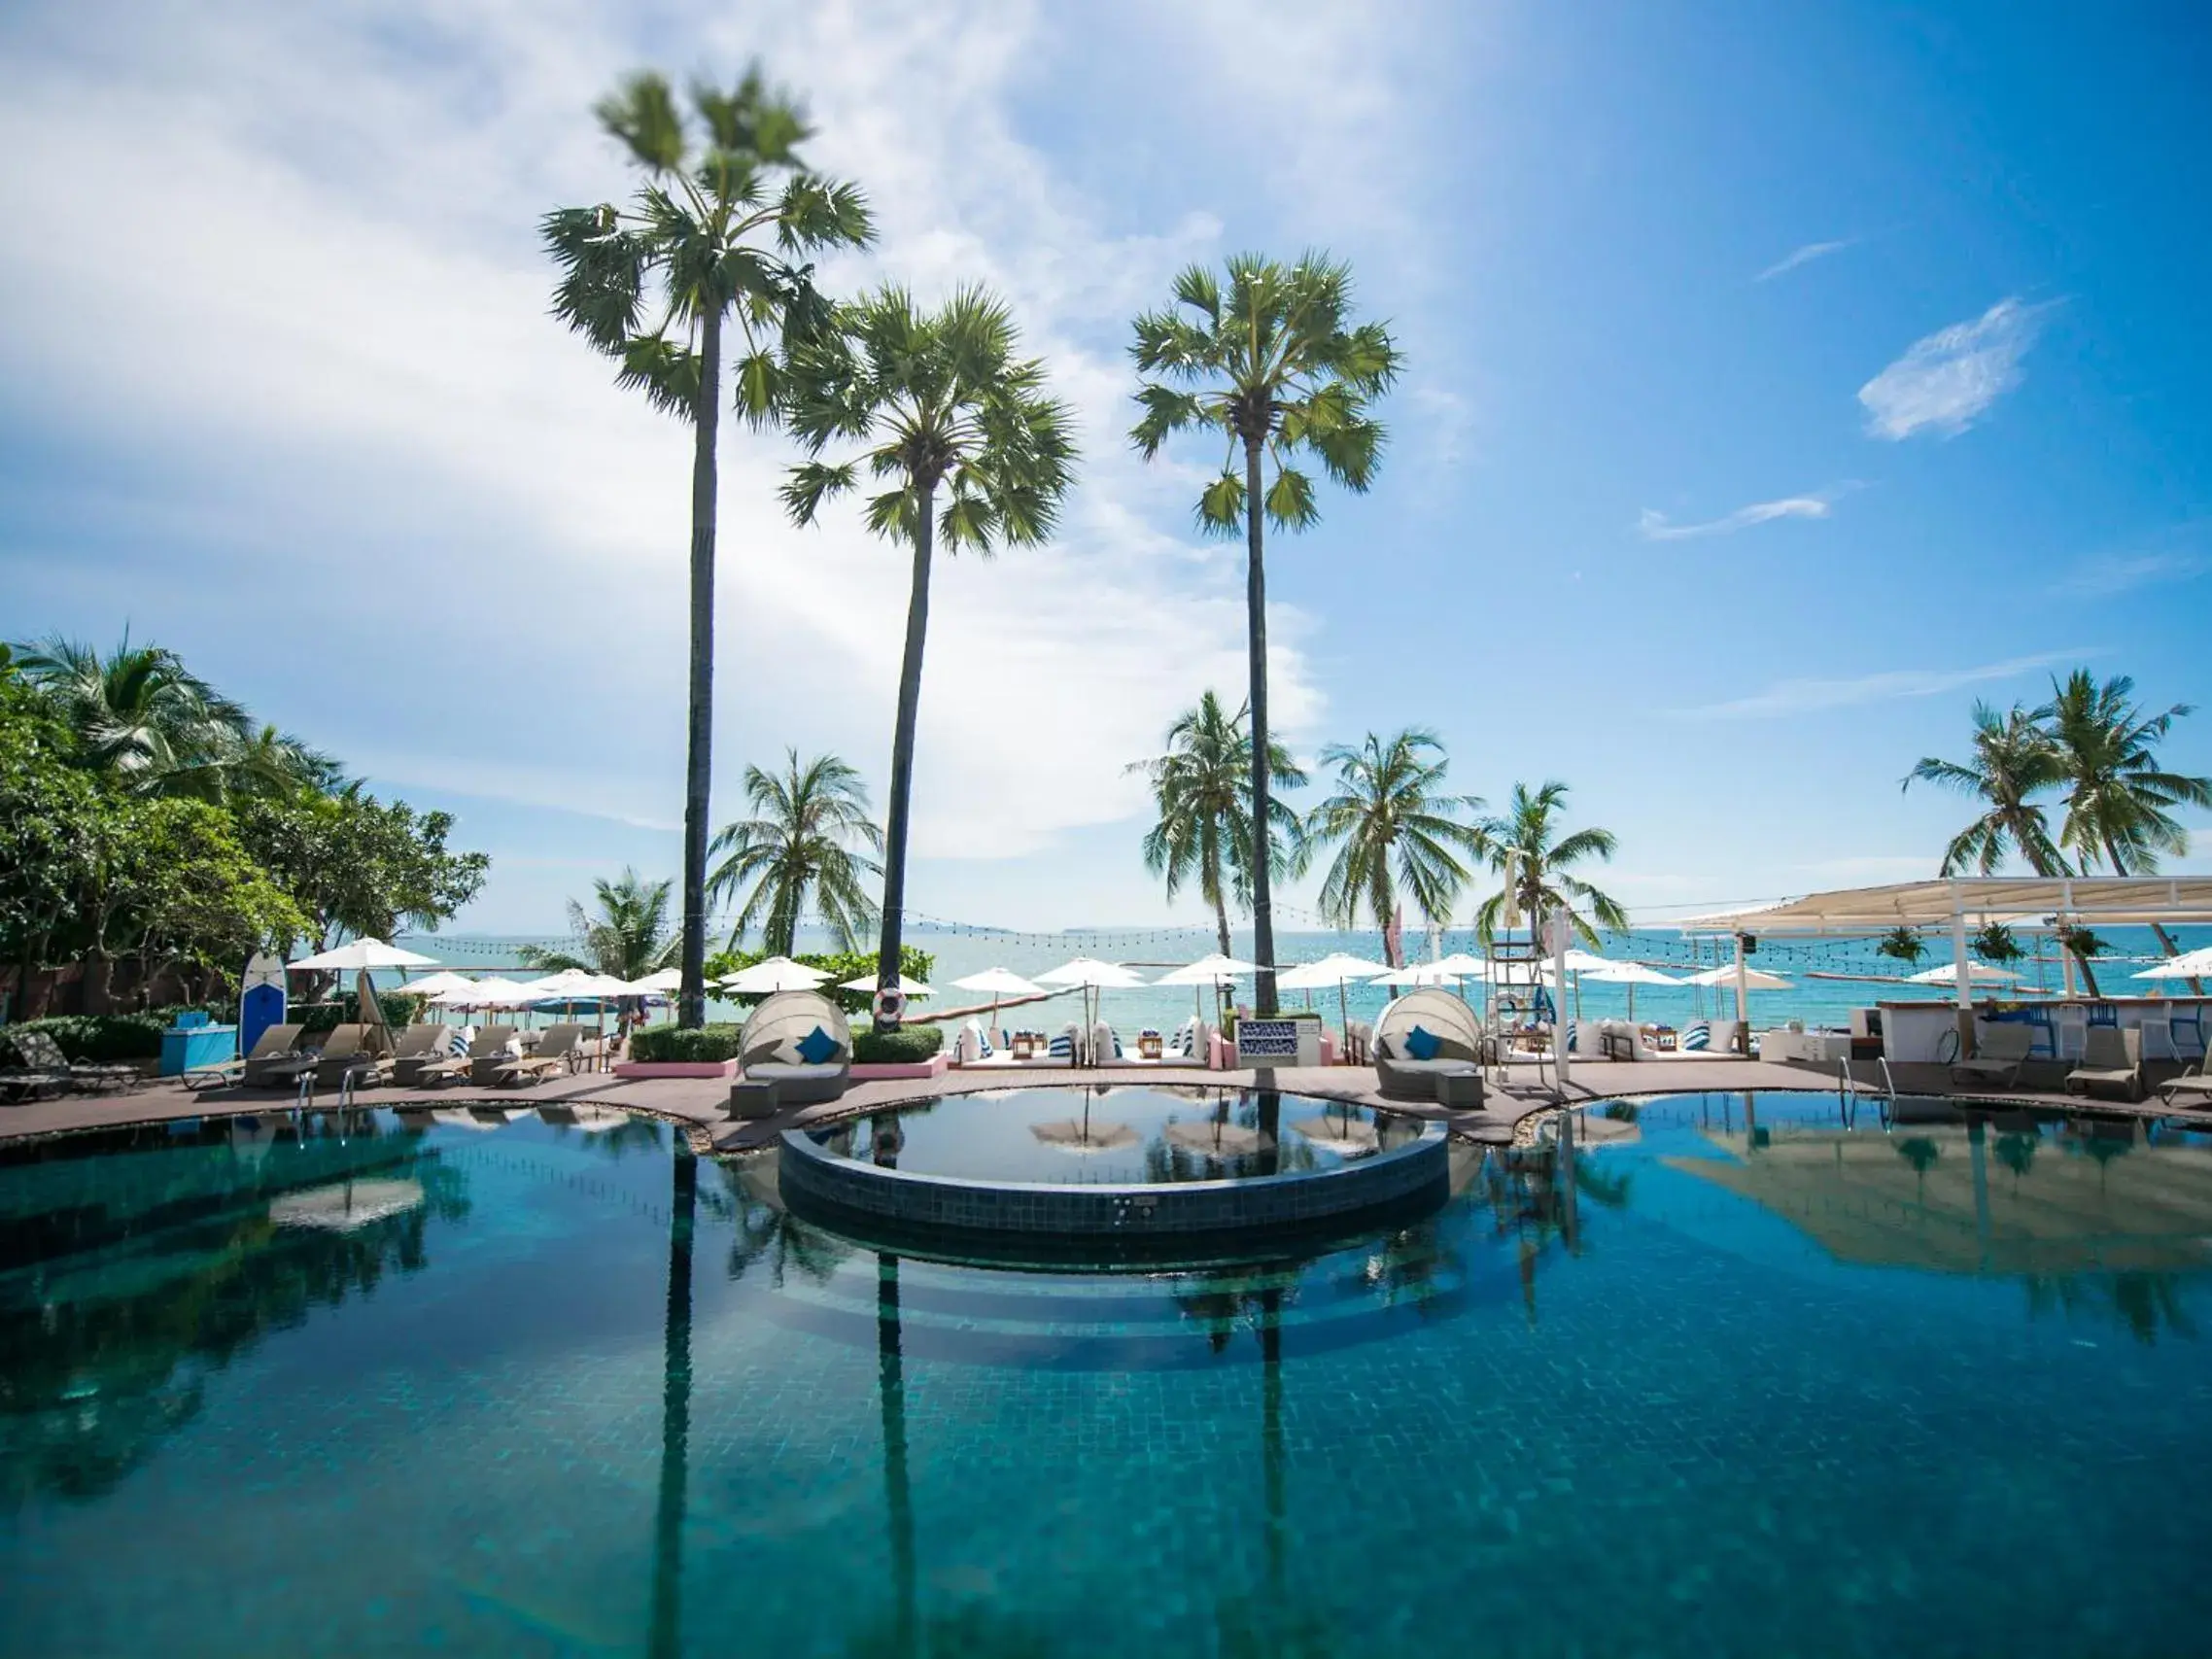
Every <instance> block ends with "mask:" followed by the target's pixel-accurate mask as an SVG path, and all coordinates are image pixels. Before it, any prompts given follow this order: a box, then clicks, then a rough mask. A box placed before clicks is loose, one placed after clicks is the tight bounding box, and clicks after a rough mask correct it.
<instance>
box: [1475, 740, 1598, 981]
mask: <svg viewBox="0 0 2212 1659" xmlns="http://www.w3.org/2000/svg"><path fill="white" fill-rule="evenodd" d="M1566 806H1567V785H1566V784H1564V783H1560V782H1556V781H1554V782H1549V783H1545V784H1543V785H1542V786H1541V787H1540V788H1538V789H1537V790H1536V791H1535V792H1534V793H1531V791H1530V789H1529V786H1528V785H1527V784H1525V783H1516V784H1514V785H1513V793H1512V797H1511V799H1509V800H1508V801H1507V802H1506V804H1505V812H1503V815H1501V816H1499V817H1495V818H1492V819H1490V820H1489V821H1488V822H1486V823H1484V824H1483V826H1482V834H1483V839H1484V843H1485V851H1486V852H1487V854H1488V857H1489V860H1490V868H1491V869H1492V870H1494V871H1495V872H1497V874H1498V875H1499V876H1500V877H1501V878H1503V881H1504V885H1503V886H1502V887H1501V888H1500V889H1499V890H1498V891H1497V892H1495V893H1493V894H1491V895H1490V897H1489V898H1487V899H1485V900H1483V901H1482V907H1481V908H1480V909H1479V910H1477V911H1476V912H1475V913H1474V926H1475V932H1476V934H1477V936H1478V937H1480V938H1481V939H1482V940H1483V941H1484V942H1485V943H1487V942H1488V941H1490V940H1491V939H1493V938H1495V937H1496V936H1497V932H1498V928H1499V925H1500V923H1501V922H1502V921H1503V918H1504V916H1506V915H1507V914H1508V913H1509V912H1511V911H1518V912H1520V913H1521V914H1522V915H1524V916H1528V917H1529V918H1530V923H1531V925H1532V926H1533V925H1535V924H1537V923H1538V922H1539V921H1540V920H1541V919H1542V918H1543V917H1544V916H1546V915H1548V914H1549V913H1551V912H1552V911H1554V910H1559V911H1565V912H1566V913H1567V915H1568V916H1569V918H1570V919H1571V921H1572V922H1573V927H1574V931H1575V933H1576V934H1577V935H1578V936H1579V937H1580V938H1581V939H1582V941H1583V942H1584V943H1585V944H1587V945H1591V946H1595V945H1596V944H1597V943H1598V928H1599V927H1604V928H1607V929H1608V930H1610V931H1612V932H1615V933H1622V932H1626V931H1627V929H1628V925H1629V922H1628V913H1627V912H1626V911H1624V910H1622V909H1621V907H1620V906H1619V905H1618V904H1616V903H1615V902H1614V901H1613V900H1612V899H1611V898H1609V897H1607V895H1606V894H1605V893H1603V892H1601V891H1599V890H1598V889H1597V888H1596V887H1594V886H1592V885H1591V884H1590V883H1589V882H1588V881H1584V880H1582V878H1581V877H1579V876H1577V875H1575V874H1574V871H1575V869H1576V867H1577V866H1581V865H1587V864H1588V863H1589V862H1590V861H1591V860H1592V859H1595V860H1597V861H1598V862H1599V863H1606V862H1607V861H1609V860H1610V859H1611V858H1612V855H1613V852H1614V849H1615V848H1616V847H1618V845H1619V843H1618V841H1617V839H1616V838H1615V837H1614V835H1613V832H1612V831H1611V830H1605V829H1580V830H1575V831H1574V832H1573V834H1570V835H1562V834H1560V827H1561V826H1560V822H1559V820H1560V818H1561V817H1562V816H1563V815H1564V813H1565V810H1566ZM1585 913H1587V914H1585ZM1593 922H1595V923H1596V926H1593V925H1592V923H1593Z"/></svg>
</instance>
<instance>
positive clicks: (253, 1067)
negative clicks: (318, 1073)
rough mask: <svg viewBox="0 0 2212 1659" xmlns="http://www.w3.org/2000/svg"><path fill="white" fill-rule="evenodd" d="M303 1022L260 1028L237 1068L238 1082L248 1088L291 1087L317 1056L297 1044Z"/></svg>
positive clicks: (304, 1027)
mask: <svg viewBox="0 0 2212 1659" xmlns="http://www.w3.org/2000/svg"><path fill="white" fill-rule="evenodd" d="M306 1029H307V1027H306V1026H304V1025H271V1026H270V1027H269V1028H268V1029H267V1030H266V1031H263V1032H262V1033H261V1035H260V1038H259V1041H257V1042H256V1043H255V1044H254V1047H253V1049H252V1051H251V1052H250V1053H248V1054H247V1055H246V1060H245V1064H244V1065H243V1066H241V1067H240V1068H239V1074H238V1082H239V1083H240V1084H241V1085H242V1086H243V1087H245V1088H247V1089H290V1088H292V1087H293V1086H294V1084H296V1083H297V1082H298V1081H299V1078H300V1074H301V1073H302V1072H310V1071H313V1070H314V1069H315V1064H316V1061H317V1059H318V1058H319V1057H320V1056H319V1055H318V1054H316V1053H315V1052H314V1051H313V1050H303V1049H301V1048H300V1047H299V1038H300V1034H301V1033H302V1032H304V1031H305V1030H306Z"/></svg>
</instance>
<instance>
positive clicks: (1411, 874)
mask: <svg viewBox="0 0 2212 1659" xmlns="http://www.w3.org/2000/svg"><path fill="white" fill-rule="evenodd" d="M1321 763H1322V764H1323V765H1324V766H1332V767H1334V768H1335V769H1336V793H1335V794H1333V795H1331V796H1330V797H1329V799H1328V800H1326V801H1324V802H1322V803H1321V805H1320V806H1318V807H1316V808H1314V810H1313V811H1312V812H1310V813H1309V814H1308V815H1307V817H1306V825H1305V827H1306V834H1307V836H1308V837H1310V838H1311V839H1312V840H1313V841H1314V842H1315V843H1316V844H1317V845H1318V844H1320V843H1325V842H1341V843H1343V845H1342V846H1341V847H1338V848H1337V849H1336V857H1335V859H1334V860H1333V861H1332V862H1331V864H1330V866H1329V874H1328V875H1327V876H1325V877H1323V878H1322V882H1321V913H1322V915H1323V916H1327V917H1328V918H1329V920H1330V921H1331V923H1332V924H1333V925H1335V926H1337V927H1356V926H1358V925H1359V920H1360V907H1361V906H1362V905H1363V904H1365V906H1366V908H1367V912H1368V914H1369V915H1370V916H1372V917H1373V918H1374V923H1375V925H1376V926H1377V927H1379V928H1381V929H1383V944H1384V949H1385V950H1386V952H1387V953H1388V955H1389V958H1390V965H1391V966H1392V967H1394V968H1396V967H1400V966H1401V965H1402V963H1401V961H1400V957H1401V955H1402V952H1401V950H1400V949H1399V943H1398V939H1397V935H1396V932H1395V930H1393V929H1392V927H1391V918H1392V916H1395V915H1396V914H1397V912H1398V889H1399V888H1400V886H1402V887H1403V888H1404V889H1405V890H1406V892H1407V893H1408V894H1410V895H1411V896H1412V899H1413V902H1414V903H1415V904H1416V905H1417V906H1419V907H1420V910H1421V913H1422V914H1423V915H1424V916H1430V917H1432V918H1434V919H1444V918H1447V917H1449V916H1451V914H1452V906H1453V905H1454V904H1455V903H1457V902H1458V900H1459V896H1460V890H1461V889H1462V888H1463V887H1465V886H1466V885H1467V878H1468V867H1467V865H1465V864H1463V863H1461V862H1460V859H1459V856H1458V855H1459V854H1461V853H1465V854H1467V855H1468V856H1469V858H1477V857H1480V856H1481V855H1482V853H1483V851H1484V850H1485V846H1484V842H1483V836H1482V830H1481V828H1480V826H1479V825H1478V824H1475V823H1469V822H1465V821H1463V820H1462V819H1461V818H1460V817H1459V816H1458V815H1457V814H1458V813H1460V812H1463V811H1464V812H1481V811H1482V808H1483V803H1482V801H1481V800H1480V799H1479V798H1478V797H1476V796H1473V795H1453V794H1448V793H1446V792H1445V790H1444V787H1443V783H1444V775H1445V773H1446V772H1447V771H1449V770H1450V765H1451V763H1450V762H1449V761H1447V760H1446V759H1445V758H1444V745H1443V743H1441V742H1440V741H1439V740H1438V739H1437V737H1436V734H1435V733H1434V732H1432V731H1429V730H1428V729H1426V728H1425V727H1421V726H1409V727H1407V728H1406V729H1405V730H1404V731H1402V732H1400V733H1399V734H1398V735H1397V736H1396V737H1394V738H1391V739H1389V740H1388V741H1387V742H1386V741H1385V740H1384V739H1382V738H1380V737H1377V736H1376V735H1375V734H1374V733H1372V732H1369V733H1368V734H1367V739H1366V742H1365V743H1362V744H1361V745H1360V746H1359V747H1358V748H1347V747H1345V746H1344V745H1343V744H1341V743H1331V745H1330V746H1329V747H1328V748H1325V749H1323V750H1322V751H1321Z"/></svg>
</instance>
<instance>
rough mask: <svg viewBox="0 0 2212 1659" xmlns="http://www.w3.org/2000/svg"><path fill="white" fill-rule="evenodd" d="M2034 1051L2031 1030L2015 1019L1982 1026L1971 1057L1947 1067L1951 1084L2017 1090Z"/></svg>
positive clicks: (2033, 1033)
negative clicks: (2024, 1068) (1988, 1085)
mask: <svg viewBox="0 0 2212 1659" xmlns="http://www.w3.org/2000/svg"><path fill="white" fill-rule="evenodd" d="M2034 1052H2035V1029H2034V1027H2033V1026H2031V1025H2027V1024H2025V1023H2023V1022H2022V1021H2019V1020H2005V1021H2003V1022H2002V1023H2000V1024H1994V1025H1985V1026H1983V1027H1982V1034H1981V1036H1980V1037H1978V1038H1977V1039H1976V1040H1975V1044H1974V1057H1973V1058H1972V1059H1967V1060H1959V1061H1957V1062H1956V1063H1955V1064H1953V1066H1952V1068H1951V1081H1952V1082H1953V1083H1954V1084H1969V1085H1970V1084H1977V1083H1981V1084H1992V1083H1993V1084H1998V1085H2001V1086H2003V1087H2005V1088H2007V1089H2014V1088H2018V1087H2019V1085H2020V1074H2021V1071H2022V1068H2023V1067H2024V1066H2025V1065H2026V1064H2027V1061H2028V1056H2029V1055H2030V1054H2033V1053H2034Z"/></svg>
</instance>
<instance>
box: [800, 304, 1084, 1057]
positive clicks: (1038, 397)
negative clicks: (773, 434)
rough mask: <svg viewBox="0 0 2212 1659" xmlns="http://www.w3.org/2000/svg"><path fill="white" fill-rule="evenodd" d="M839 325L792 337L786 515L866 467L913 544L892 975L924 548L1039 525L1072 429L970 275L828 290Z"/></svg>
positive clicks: (1062, 487)
mask: <svg viewBox="0 0 2212 1659" xmlns="http://www.w3.org/2000/svg"><path fill="white" fill-rule="evenodd" d="M836 325H837V326H836V328H834V329H831V330H827V331H824V332H822V333H819V334H817V335H814V336H812V338H810V339H809V340H807V341H806V342H805V343H803V344H801V345H798V346H795V347H794V349H793V350H792V352H791V356H790V361H789V364H788V367H789V374H790V397H789V420H790V426H791V431H792V432H793V434H794V435H795V436H797V438H798V439H799V441H800V442H801V443H802V444H804V445H805V446H806V449H807V451H808V454H809V456H810V459H809V460H807V461H806V462H804V463H802V464H801V465H800V466H797V467H793V468H792V469H791V474H790V477H789V480H788V481H787V482H786V483H785V485H784V488H783V501H784V505H785V506H786V507H787V508H788V509H789V511H790V514H791V517H792V519H793V520H794V521H795V522H797V523H799V524H802V525H807V524H812V523H813V522H814V520H815V518H816V516H817V515H818V514H819V512H820V510H821V507H822V503H823V502H824V501H828V500H829V499H831V498H832V497H834V496H839V495H842V494H844V493H845V492H847V491H848V490H850V489H852V488H853V487H854V486H855V485H856V484H857V483H858V482H859V477H860V471H861V468H862V467H866V469H867V471H868V474H869V476H870V477H872V478H874V479H876V480H877V481H878V482H879V483H881V484H882V485H884V486H885V487H884V488H883V489H882V490H881V491H880V492H879V493H878V494H876V495H874V496H871V497H870V498H869V501H868V528H869V529H870V530H872V531H874V532H875V533H876V534H877V535H878V536H882V537H883V538H884V539H885V540H887V541H891V542H894V543H898V544H901V545H904V546H905V547H907V548H908V549H909V550H910V552H911V553H912V554H913V560H914V566H913V575H912V578H911V585H910V587H909V590H908V596H907V631H906V648H905V655H904V657H903V659H902V660H901V663H900V667H899V708H898V724H897V730H896V733H895V735H894V737H893V739H892V743H891V799H890V812H889V820H890V821H889V824H888V826H887V832H888V833H887V834H886V836H885V838H884V847H883V908H882V922H881V932H882V940H881V949H880V950H878V953H877V960H878V961H879V963H880V964H881V967H880V969H879V971H880V973H881V981H880V982H879V983H880V985H881V988H882V989H884V990H888V989H890V988H891V987H892V985H894V984H895V980H896V976H897V974H898V964H899V947H900V932H901V928H902V927H903V925H904V923H905V919H906V911H905V907H906V877H907V823H908V813H909V811H910V809H911V807H912V805H913V798H914V745H915V727H916V719H917V718H918V716H919V712H920V708H921V661H922V651H923V647H924V645H925V644H926V642H927V639H928V633H929V570H930V560H931V558H932V557H933V556H934V554H935V552H936V549H937V545H938V543H939V542H940V541H942V542H943V543H944V545H945V547H946V548H947V550H948V551H952V552H957V551H959V550H960V549H962V548H967V549H969V550H971V551H973V552H976V553H979V554H983V555H985V556H988V555H989V554H990V553H991V552H993V551H994V550H995V549H996V548H998V547H999V546H1000V545H1002V544H1003V545H1006V546H1011V547H1028V546H1036V545H1039V544H1041V543H1043V542H1044V541H1046V540H1048V539H1049V538H1050V537H1051V536H1052V534H1053V529H1054V524H1055V522H1056V520H1057V518H1058V513H1059V505H1060V501H1061V498H1062V497H1064V496H1065V495H1066V493H1067V489H1068V486H1069V484H1070V482H1071V481H1072V479H1073V477H1074V466H1075V439H1074V436H1073V433H1072V431H1071V426H1072V422H1071V419H1070V416H1069V414H1068V410H1067V407H1066V405H1065V404H1062V403H1059V402H1056V401H1054V399H1053V398H1052V397H1049V396H1047V394H1046V391H1045V371H1044V365H1043V364H1042V363H1039V362H1038V361H1037V360H1036V359H1034V358H1018V357H1016V356H1015V355H1014V353H1015V347H1016V344H1017V341H1018V338H1019V336H1018V334H1017V332H1016V330H1015V327H1014V320H1013V317H1012V315H1011V313H1009V312H1008V310H1007V308H1006V306H1005V305H1004V304H1003V303H1002V302H1001V301H999V300H998V299H996V298H994V297H992V296H991V295H990V294H987V293H985V291H984V290H982V289H980V288H968V289H962V290H961V291H960V292H959V293H957V294H953V295H952V297H951V298H950V299H949V300H948V301H946V303H945V304H944V305H943V306H941V307H939V308H938V309H937V310H934V311H925V310H922V309H920V308H918V307H916V304H915V302H914V298H913V296H912V295H911V294H908V293H907V292H906V291H905V290H904V289H899V288H891V287H885V288H882V289H880V290H878V291H877V292H876V293H874V294H868V295H866V296H864V297H862V298H861V299H859V300H856V301H854V302H852V303H850V304H847V305H841V306H839V307H838V308H837V316H836ZM840 440H849V441H857V442H859V443H860V444H862V445H863V446H864V448H863V451H862V453H861V454H860V455H859V456H858V457H856V458H853V459H849V460H846V461H842V462H828V461H824V460H822V459H820V458H821V456H822V455H823V453H824V452H825V451H826V450H827V449H828V448H829V446H830V445H831V444H833V443H835V442H838V441H840ZM941 493H942V498H943V499H942V501H940V494H941ZM897 1024H898V1020H897V1019H896V1017H895V1016H892V1015H889V1014H887V1013H884V1012H879V1013H878V1015H877V1019H876V1025H877V1029H878V1030H890V1029H894V1028H895V1027H896V1026H897Z"/></svg>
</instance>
